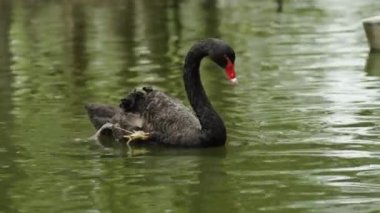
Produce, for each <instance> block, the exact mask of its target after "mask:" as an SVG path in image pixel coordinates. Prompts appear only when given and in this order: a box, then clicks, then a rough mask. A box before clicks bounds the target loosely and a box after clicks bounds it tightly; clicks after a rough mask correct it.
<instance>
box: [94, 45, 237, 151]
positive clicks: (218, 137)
mask: <svg viewBox="0 0 380 213" xmlns="http://www.w3.org/2000/svg"><path fill="white" fill-rule="evenodd" d="M206 56H209V57H210V58H211V59H212V60H213V61H214V62H215V63H217V64H218V65H219V66H221V67H223V68H225V71H226V73H227V77H228V78H229V80H230V81H231V82H233V83H234V82H236V78H235V71H234V64H233V63H234V60H235V53H234V51H233V50H232V48H231V47H230V46H229V45H228V44H226V43H225V42H223V41H221V40H218V39H207V40H204V41H201V42H198V43H197V44H195V45H194V46H193V47H192V48H191V49H190V51H189V52H188V54H187V56H186V59H185V65H184V71H183V80H184V83H185V89H186V92H187V97H188V99H189V102H190V104H191V106H192V108H193V110H194V112H195V114H194V113H193V112H192V111H191V110H190V109H189V108H187V107H186V106H184V105H183V104H182V103H181V102H180V101H178V100H177V99H175V98H172V97H170V96H168V95H166V94H164V93H162V92H160V91H157V90H152V89H150V88H144V89H143V90H142V91H134V92H132V93H130V94H129V95H128V96H127V97H126V98H125V99H123V100H122V103H121V104H120V108H117V107H113V108H112V107H110V106H105V107H104V109H103V110H98V111H99V112H100V111H101V112H103V115H106V116H105V117H107V116H108V117H107V118H104V116H94V115H93V112H90V111H89V110H88V113H89V115H90V119H91V121H92V122H93V124H94V126H95V127H96V128H97V129H99V126H101V125H105V124H106V123H114V124H118V125H119V126H122V127H123V128H126V129H127V130H130V129H140V130H142V131H144V132H145V133H147V134H148V135H149V139H147V140H146V141H145V142H141V143H154V144H158V145H166V146H180V147H210V146H220V145H224V144H225V142H226V137H227V136H226V128H225V126H224V123H223V120H222V119H221V117H220V116H219V115H218V113H217V112H216V111H215V110H214V108H213V106H212V105H211V103H210V101H209V99H208V97H207V95H206V93H205V91H204V88H203V86H202V83H201V79H200V73H199V66H200V62H201V60H202V59H203V58H204V57H206ZM93 111H94V110H93ZM94 112H95V111H94ZM131 114H133V115H134V116H135V118H136V119H134V120H133V121H131V120H128V117H130V116H131ZM94 117H100V118H101V119H97V120H98V121H99V122H94V119H93V118H94ZM109 117H111V118H109ZM120 117H122V118H126V120H125V119H120ZM139 122H140V123H139ZM138 124H142V125H141V126H139V125H138Z"/></svg>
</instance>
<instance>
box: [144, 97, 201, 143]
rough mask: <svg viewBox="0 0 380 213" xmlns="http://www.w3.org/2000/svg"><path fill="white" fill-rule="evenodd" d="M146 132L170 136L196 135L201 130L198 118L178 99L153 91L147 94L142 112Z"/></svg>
mask: <svg viewBox="0 0 380 213" xmlns="http://www.w3.org/2000/svg"><path fill="white" fill-rule="evenodd" d="M141 115H142V117H143V119H144V130H145V131H148V132H150V131H155V132H160V133H163V134H166V135H168V136H175V135H177V136H178V135H183V136H186V135H190V134H196V133H197V132H199V130H200V129H201V125H200V123H199V120H198V118H197V117H196V116H195V115H194V114H193V112H192V111H191V110H190V109H189V108H188V107H186V106H185V105H183V104H182V103H181V102H180V101H179V100H178V99H176V98H173V97H170V96H168V95H166V94H165V93H163V92H160V91H157V90H153V91H149V92H147V93H146V97H145V101H144V108H143V111H142V112H141Z"/></svg>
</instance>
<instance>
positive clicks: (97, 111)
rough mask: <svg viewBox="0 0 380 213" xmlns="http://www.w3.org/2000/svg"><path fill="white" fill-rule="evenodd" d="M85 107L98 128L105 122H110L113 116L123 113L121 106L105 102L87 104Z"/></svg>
mask: <svg viewBox="0 0 380 213" xmlns="http://www.w3.org/2000/svg"><path fill="white" fill-rule="evenodd" d="M85 109H86V110H87V114H88V117H89V118H90V121H91V123H92V124H93V125H94V127H95V128H96V129H99V128H100V127H101V126H103V125H104V124H105V123H110V122H111V121H112V117H113V116H115V115H116V114H118V113H122V110H121V109H120V108H119V107H114V106H110V105H105V104H86V105H85Z"/></svg>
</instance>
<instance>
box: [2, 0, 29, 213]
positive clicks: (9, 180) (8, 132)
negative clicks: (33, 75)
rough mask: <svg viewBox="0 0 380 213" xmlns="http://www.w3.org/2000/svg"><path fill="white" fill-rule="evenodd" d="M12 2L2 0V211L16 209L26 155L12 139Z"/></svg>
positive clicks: (13, 210)
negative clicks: (21, 161) (21, 164)
mask: <svg viewBox="0 0 380 213" xmlns="http://www.w3.org/2000/svg"><path fill="white" fill-rule="evenodd" d="M11 11H12V1H0V100H1V101H0V135H1V139H0V141H1V143H0V188H1V190H0V199H1V201H0V211H4V212H16V211H17V207H16V206H15V205H14V203H13V200H12V197H11V190H12V187H13V186H14V184H16V183H17V181H19V180H20V179H22V178H23V177H24V175H25V174H24V172H23V171H22V169H21V168H20V167H19V165H18V164H17V160H18V159H19V158H21V157H22V155H20V148H19V147H18V146H17V145H16V144H15V143H13V142H12V141H13V140H12V131H13V127H14V118H13V116H12V114H11V111H12V107H13V106H12V90H13V89H12V82H13V77H12V73H11V70H10V66H11V57H12V56H11V53H10V48H9V44H10V36H9V29H10V25H11Z"/></svg>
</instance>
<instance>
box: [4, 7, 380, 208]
mask: <svg viewBox="0 0 380 213" xmlns="http://www.w3.org/2000/svg"><path fill="white" fill-rule="evenodd" d="M277 2H280V1H277ZM275 3H276V2H275V1H258V0H257V1H254V0H241V1H222V0H194V1H193V0H181V1H177V0H158V1H149V0H142V1H134V0H126V1H119V0H112V1H98V0H97V1H79V0H75V1H62V2H60V1H43V0H39V1H0V100H1V101H0V135H1V136H0V187H1V190H0V211H4V212H36V211H38V212H54V211H56V212H61V211H70V212H72V211H79V212H82V211H97V212H98V211H101V212H103V211H105V212H108V211H114V212H125V211H126V210H128V211H130V212H152V211H153V212H156V211H157V212H188V211H190V212H231V211H241V212H252V211H253V212H255V211H280V212H309V211H310V212H316V211H323V212H352V211H362V212H371V211H377V210H378V206H379V205H378V204H379V202H380V200H379V197H378V194H379V192H380V191H379V179H378V177H379V175H380V173H379V168H380V165H379V163H378V161H379V157H380V153H379V152H378V150H379V149H378V146H379V143H378V141H379V140H380V129H379V126H380V123H379V122H380V119H379V118H380V111H379V109H380V108H379V106H380V97H379V94H380V88H379V85H380V78H379V76H380V75H379V72H378V70H379V66H378V61H379V59H378V54H377V53H371V54H369V55H368V53H367V51H368V49H367V45H366V40H365V36H364V33H363V30H362V28H361V26H360V24H358V25H357V26H356V25H355V26H354V25H353V24H352V23H359V22H360V20H361V19H362V18H364V17H367V16H370V15H372V14H375V13H376V12H377V11H379V10H380V8H379V6H380V5H379V4H378V3H377V0H368V1H355V2H350V4H352V5H350V6H349V7H348V5H345V4H342V1H339V0H331V1H324V0H323V1H322V0H305V1H302V2H301V1H286V4H287V5H286V11H285V12H284V13H281V14H279V13H276V12H275V9H276V8H275V7H276V5H275ZM205 37H221V38H223V39H225V40H227V41H228V42H230V43H231V44H232V46H233V47H234V48H235V50H236V52H237V60H236V70H237V72H238V78H239V81H240V82H239V85H238V86H237V87H230V86H229V85H228V82H227V81H226V80H225V76H224V73H223V72H222V71H220V70H219V69H218V67H216V66H215V65H214V64H212V63H210V62H209V61H207V60H205V61H204V63H203V64H202V70H203V72H202V80H203V83H204V85H205V88H206V91H207V94H208V95H209V97H210V99H211V100H212V103H213V104H214V106H215V108H216V109H217V111H218V112H219V113H220V114H221V116H222V117H223V119H224V121H225V123H226V125H227V127H228V144H227V146H226V147H223V148H216V149H204V150H203V149H202V150H177V149H169V150H167V149H160V148H152V149H147V148H137V147H136V148H134V149H133V151H131V150H129V149H112V148H111V149H108V148H102V147H99V146H96V145H95V144H91V143H87V142H83V139H84V138H87V137H88V136H90V135H92V134H93V133H94V130H93V129H92V127H91V125H90V123H89V121H88V118H87V116H86V114H85V112H84V110H83V104H84V103H86V102H105V103H113V104H117V103H118V101H119V99H120V97H122V96H123V95H124V94H125V92H126V91H130V90H131V89H133V88H134V87H136V86H142V85H152V86H154V87H156V88H158V89H161V90H163V91H165V92H167V93H169V94H172V95H173V96H175V97H178V98H180V99H181V100H183V101H184V102H185V104H187V100H186V96H185V91H184V89H183V83H182V73H181V70H182V64H183V63H182V61H183V58H184V55H185V54H186V51H187V50H188V48H189V46H191V44H192V43H193V42H194V41H196V40H198V39H202V38H205ZM76 138H78V139H76Z"/></svg>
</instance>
